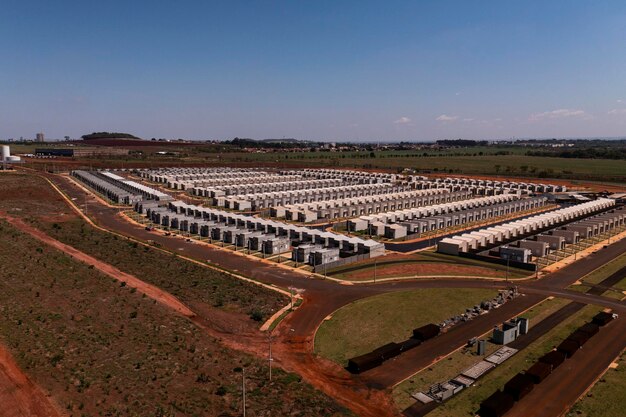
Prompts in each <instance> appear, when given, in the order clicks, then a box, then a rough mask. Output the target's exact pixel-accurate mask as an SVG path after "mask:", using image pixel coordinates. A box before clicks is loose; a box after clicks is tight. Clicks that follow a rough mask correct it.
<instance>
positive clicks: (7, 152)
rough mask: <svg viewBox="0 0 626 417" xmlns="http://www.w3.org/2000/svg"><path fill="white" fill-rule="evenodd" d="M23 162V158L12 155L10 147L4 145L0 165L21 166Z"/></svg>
mask: <svg viewBox="0 0 626 417" xmlns="http://www.w3.org/2000/svg"><path fill="white" fill-rule="evenodd" d="M21 162H22V158H20V157H19V156H13V155H11V148H10V147H9V146H8V145H2V154H1V158H0V163H2V165H3V167H5V166H6V165H7V164H19V163H21Z"/></svg>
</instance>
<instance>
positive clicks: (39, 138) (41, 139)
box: [35, 133, 46, 142]
mask: <svg viewBox="0 0 626 417" xmlns="http://www.w3.org/2000/svg"><path fill="white" fill-rule="evenodd" d="M45 141H46V139H45V137H44V134H43V133H37V137H36V139H35V142H45Z"/></svg>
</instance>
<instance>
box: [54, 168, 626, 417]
mask: <svg viewBox="0 0 626 417" xmlns="http://www.w3.org/2000/svg"><path fill="white" fill-rule="evenodd" d="M48 177H49V178H50V179H51V180H53V181H54V182H55V184H57V186H59V187H60V188H61V189H62V190H63V191H64V192H65V193H66V194H67V195H69V196H70V197H73V198H76V199H77V201H79V202H80V203H84V202H85V201H86V202H85V205H86V206H87V210H88V212H89V214H90V216H91V217H93V218H94V219H95V221H96V222H97V223H98V224H99V225H101V226H103V227H105V228H107V229H109V230H113V231H117V232H119V233H122V234H125V235H127V236H131V237H133V238H136V239H140V240H144V241H145V240H154V241H155V242H158V243H159V244H161V245H162V246H163V247H164V248H167V249H169V250H172V251H176V252H177V253H180V254H184V255H186V256H188V257H191V258H194V259H198V260H203V261H206V260H210V261H211V263H213V264H215V265H218V266H221V267H223V268H226V269H229V270H231V271H236V272H239V273H241V274H242V275H245V276H248V277H251V278H253V279H255V280H258V281H261V282H264V283H268V284H272V285H276V286H279V287H282V288H287V287H289V286H294V287H296V288H298V289H301V290H302V295H303V297H304V299H305V303H304V304H303V305H302V307H300V308H299V309H298V310H297V312H296V313H295V314H292V315H291V317H289V319H288V320H287V321H286V322H287V323H286V324H288V325H289V326H291V327H292V328H293V331H292V332H290V333H289V334H290V335H289V336H287V338H288V339H289V338H291V340H293V341H299V340H307V341H308V342H307V343H308V344H309V349H310V348H312V340H313V335H314V334H315V331H316V329H317V327H318V326H319V324H320V323H321V322H322V321H323V319H324V318H325V317H326V316H328V315H329V314H331V313H332V312H334V311H335V310H337V309H338V308H340V307H342V306H344V305H346V304H348V303H350V302H352V301H355V300H358V299H361V298H365V297H369V296H372V295H376V294H382V293H386V292H391V291H401V290H408V289H415V288H461V287H462V288H494V289H496V288H505V287H506V285H507V284H506V283H504V282H501V281H489V280H459V279H456V280H454V279H449V280H445V279H443V280H441V279H438V280H419V281H406V282H404V281H403V282H385V283H379V284H376V285H340V284H337V283H336V282H333V281H328V280H321V279H308V278H305V277H304V275H302V274H300V273H298V272H294V271H290V270H286V269H283V268H280V267H277V266H272V265H268V264H266V263H261V262H259V261H256V260H252V259H249V258H247V257H244V256H241V255H238V254H234V253H229V252H225V251H224V250H221V249H214V248H212V247H209V246H206V245H200V244H194V243H189V242H185V241H184V240H183V239H180V238H173V237H166V236H163V235H162V234H159V233H155V232H148V231H146V230H144V229H143V228H140V227H137V226H134V225H132V224H130V223H128V222H127V221H125V220H124V219H123V218H122V217H121V216H120V215H119V214H118V213H117V212H118V210H117V209H115V208H111V207H106V206H104V205H102V204H101V203H99V202H98V201H97V200H96V199H94V198H87V199H86V200H85V193H84V191H83V190H81V189H80V188H79V187H76V186H75V185H74V184H72V183H71V182H69V181H67V180H66V179H64V178H62V177H59V176H52V175H50V176H48ZM624 252H626V240H622V241H620V242H618V243H615V244H613V245H610V246H609V247H608V248H606V249H602V250H600V251H598V252H597V253H596V254H593V255H590V256H589V257H587V258H584V259H582V260H579V261H578V262H576V263H575V264H571V265H568V266H566V267H565V268H563V269H561V270H559V271H557V272H555V273H552V274H550V275H548V276H546V277H545V278H543V279H541V280H539V281H535V282H527V283H523V284H519V288H520V291H521V292H523V293H525V294H527V295H526V296H525V297H520V298H518V299H516V300H514V301H512V302H510V303H507V305H505V306H503V307H502V308H500V309H498V310H496V311H494V312H492V313H489V314H486V315H483V316H480V317H479V318H477V319H475V320H473V321H471V322H468V323H466V324H464V325H462V326H458V328H456V329H453V330H452V331H450V332H449V333H446V334H445V335H442V336H440V337H438V338H436V339H434V340H431V341H429V342H427V343H425V344H424V345H423V346H420V347H419V348H416V349H414V350H413V351H409V352H407V353H405V354H403V355H400V356H399V357H397V358H396V360H393V361H388V362H386V363H385V364H384V365H383V366H381V367H379V368H376V369H374V370H372V371H370V372H368V373H365V374H364V375H362V376H360V377H356V378H354V380H355V381H353V382H355V383H358V382H359V380H360V381H361V382H362V383H365V384H367V385H368V386H370V387H375V388H379V387H389V386H391V385H393V384H395V383H397V382H399V381H401V380H403V379H404V378H405V377H408V376H410V375H411V374H413V373H415V372H416V371H417V370H419V369H421V368H423V366H425V364H426V365H427V364H428V363H431V362H432V361H434V360H436V359H437V358H438V357H440V356H443V355H445V354H447V353H449V352H450V351H451V350H454V349H456V348H458V347H460V346H462V345H463V344H464V343H465V342H466V341H467V340H468V339H469V338H471V337H474V336H477V335H480V334H482V333H484V332H486V331H488V330H489V328H491V327H492V326H493V325H494V324H496V323H500V322H502V321H504V320H507V319H509V318H511V317H513V316H515V315H517V314H519V313H520V312H521V311H523V310H525V309H526V308H528V307H529V306H530V305H532V304H534V303H536V302H538V301H540V300H541V299H543V298H545V297H546V296H549V295H553V296H557V297H563V298H567V299H570V300H572V301H576V302H580V303H584V304H590V303H593V304H598V305H600V306H604V307H609V308H612V309H614V310H616V311H619V312H620V313H624V312H625V311H626V303H624V302H620V301H616V300H612V299H608V298H605V297H601V296H599V295H594V294H584V293H579V292H576V291H571V290H565V289H563V288H566V287H567V286H568V285H570V284H572V283H573V282H575V281H576V280H578V279H580V278H581V277H582V276H584V275H585V274H587V273H589V272H591V271H592V270H594V269H596V268H598V267H599V266H602V265H603V264H605V263H607V262H609V261H610V260H611V259H613V258H614V257H616V256H618V255H620V254H622V253H624ZM621 321H624V320H619V322H621ZM613 327H615V328H617V327H619V326H618V325H616V326H613ZM610 334H611V332H602V333H600V334H599V335H597V339H595V340H594V343H598V344H602V343H606V342H607V339H608V338H609V337H611V336H610ZM619 340H620V341H621V338H620V339H619ZM286 342H287V343H289V340H286ZM294 343H296V342H294ZM620 343H622V342H620ZM624 346H626V341H624V342H623V343H622V344H621V345H620V346H619V347H620V349H621V348H623V347H624ZM615 349H616V348H614V349H611V350H608V351H607V352H606V355H602V356H603V357H607V358H608V357H609V354H611V353H612V352H613V351H614V350H615ZM616 355H617V354H616ZM616 355H614V356H611V358H613V357H615V356H616ZM582 356H586V355H581V357H582ZM596 362H598V361H596ZM572 364H576V362H572ZM605 365H606V364H605ZM605 367H606V366H605ZM598 368H600V367H598ZM592 369H593V370H594V372H593V373H592V374H593V375H592V376H594V375H595V376H597V375H599V374H600V372H601V371H602V369H596V368H592ZM603 369H604V368H603ZM571 372H572V373H580V372H581V369H579V368H578V367H573V368H572V371H571ZM585 372H588V370H586V371H585ZM592 380H593V379H592ZM587 386H588V385H586V386H585V387H584V388H580V387H579V386H578V385H572V387H571V388H570V389H569V391H570V392H569V393H568V395H567V396H565V397H564V398H572V397H577V396H578V395H580V394H581V393H582V392H583V391H584V389H585V388H587ZM571 403H572V402H569V404H571ZM390 413H391V411H390ZM526 415H527V416H531V415H534V414H526ZM554 415H555V416H556V415H558V414H554Z"/></svg>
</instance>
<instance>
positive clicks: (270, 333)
mask: <svg viewBox="0 0 626 417" xmlns="http://www.w3.org/2000/svg"><path fill="white" fill-rule="evenodd" d="M268 339H269V344H270V357H269V363H270V382H271V381H272V361H273V360H274V359H273V358H272V331H271V330H270V332H269V337H268Z"/></svg>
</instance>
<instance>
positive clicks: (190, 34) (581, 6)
mask: <svg viewBox="0 0 626 417" xmlns="http://www.w3.org/2000/svg"><path fill="white" fill-rule="evenodd" d="M0 54H1V55H0V138H10V137H15V138H18V137H20V136H24V137H27V138H31V137H34V135H35V133H36V132H39V131H43V132H45V134H46V136H47V137H55V138H60V137H63V136H65V135H70V136H72V137H78V136H80V135H82V134H84V133H89V132H92V131H101V130H108V131H122V132H130V133H134V134H136V135H139V136H141V137H144V138H151V137H167V138H178V137H183V138H191V139H229V138H233V137H235V136H239V137H252V138H280V137H296V138H301V139H321V140H352V141H354V140H363V141H365V140H368V141H369V140H372V141H385V140H389V141H391V140H433V139H442V138H459V137H462V138H476V139H478V138H486V139H497V138H510V137H588V136H624V135H626V1H623V0H615V1H610V0H606V1H603V0H598V1H592V0H589V1H576V0H567V1H565V0H563V1H557V0H550V1H546V0H541V1H531V0H524V1H512V0H511V1H507V0H497V1H486V0H481V1H469V0H462V1H445V0H437V1H435V0H432V1H425V0H424V1H418V0H413V1H388V2H381V1H364V0H354V1H347V0H346V1H341V0H333V1H320V0H317V1H304V0H302V1H297V0H293V1H267V0H258V1H235V0H223V1H208V0H207V1H201V0H197V1H191V0H179V1H173V0H167V1H158V0H124V1H118V0H109V1H85V0H75V1H70V0H54V1H52V0H45V1H31V0H3V1H2V5H1V8H0Z"/></svg>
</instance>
